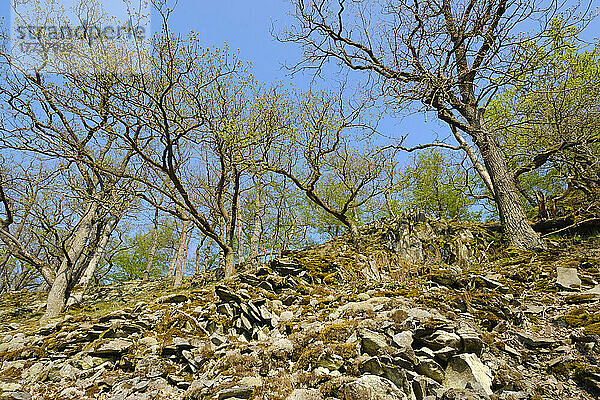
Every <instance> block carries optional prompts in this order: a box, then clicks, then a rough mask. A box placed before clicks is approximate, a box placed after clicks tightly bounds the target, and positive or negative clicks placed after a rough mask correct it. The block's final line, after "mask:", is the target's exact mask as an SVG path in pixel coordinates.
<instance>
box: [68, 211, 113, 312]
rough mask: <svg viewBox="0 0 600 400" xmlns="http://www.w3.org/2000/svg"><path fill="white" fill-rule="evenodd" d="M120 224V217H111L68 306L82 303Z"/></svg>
mask: <svg viewBox="0 0 600 400" xmlns="http://www.w3.org/2000/svg"><path fill="white" fill-rule="evenodd" d="M118 222H119V218H118V217H116V216H111V217H110V218H109V220H108V222H107V223H106V225H105V226H104V229H103V230H102V236H101V237H100V240H99V242H98V247H97V248H96V251H94V254H93V255H92V258H91V259H90V261H89V262H88V265H87V266H86V268H85V271H84V273H83V275H82V276H81V279H80V281H79V284H78V285H77V287H76V288H75V289H74V290H73V292H74V293H73V294H72V296H70V297H69V300H68V301H67V305H71V304H76V303H81V300H82V299H83V295H84V294H85V292H86V290H87V288H88V286H89V284H90V282H91V281H92V278H93V276H94V272H96V269H97V268H98V264H99V263H100V259H101V258H102V256H103V255H104V252H105V250H106V246H107V245H108V240H109V239H110V236H111V235H112V233H113V231H114V230H115V228H116V227H117V223H118Z"/></svg>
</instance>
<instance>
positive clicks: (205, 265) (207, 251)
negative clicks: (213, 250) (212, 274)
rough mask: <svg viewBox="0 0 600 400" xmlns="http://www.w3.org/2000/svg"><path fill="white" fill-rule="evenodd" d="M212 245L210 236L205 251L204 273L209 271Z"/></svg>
mask: <svg viewBox="0 0 600 400" xmlns="http://www.w3.org/2000/svg"><path fill="white" fill-rule="evenodd" d="M210 245H211V239H210V238H208V240H207V241H206V250H205V253H204V266H203V267H202V273H204V274H206V272H207V271H208V257H210Z"/></svg>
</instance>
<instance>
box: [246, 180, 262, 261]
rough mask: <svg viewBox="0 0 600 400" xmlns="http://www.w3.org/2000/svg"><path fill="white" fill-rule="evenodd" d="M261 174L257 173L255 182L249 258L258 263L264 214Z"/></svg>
mask: <svg viewBox="0 0 600 400" xmlns="http://www.w3.org/2000/svg"><path fill="white" fill-rule="evenodd" d="M261 178H262V176H261V175H257V177H256V183H255V187H256V189H255V198H254V221H253V227H252V236H250V254H249V255H248V259H249V260H250V262H251V263H256V262H257V261H258V260H257V258H258V248H259V245H260V234H261V232H262V216H263V214H264V210H263V204H262V194H261V191H262V184H261V183H262V182H261V180H262V179H261Z"/></svg>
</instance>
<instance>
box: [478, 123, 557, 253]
mask: <svg viewBox="0 0 600 400" xmlns="http://www.w3.org/2000/svg"><path fill="white" fill-rule="evenodd" d="M476 144H477V147H478V148H479V151H480V152H481V154H482V158H483V160H484V163H485V166H486V169H487V171H488V173H489V175H490V179H491V181H492V184H493V186H494V199H495V201H496V205H497V207H498V212H499V214H500V222H501V224H502V225H503V226H504V229H505V230H506V233H507V234H508V239H509V243H510V245H511V246H513V247H516V248H519V249H525V250H539V249H544V248H546V244H545V242H544V240H543V239H542V238H541V237H540V236H539V235H538V234H537V233H536V232H535V231H534V230H533V228H532V227H531V224H530V223H529V220H528V219H527V215H526V214H525V208H524V207H523V203H522V202H521V198H520V197H519V192H518V189H517V185H516V184H515V180H514V177H513V175H512V173H511V172H510V171H509V169H508V167H507V166H506V163H505V161H504V158H503V157H502V154H501V153H500V150H499V149H498V146H497V144H496V142H495V141H494V139H493V137H491V135H488V134H481V135H480V136H478V137H477V138H476Z"/></svg>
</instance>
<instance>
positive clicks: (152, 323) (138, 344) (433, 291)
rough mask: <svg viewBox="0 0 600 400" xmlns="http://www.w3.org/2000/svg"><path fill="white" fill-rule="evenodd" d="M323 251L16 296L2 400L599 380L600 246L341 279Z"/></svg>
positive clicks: (572, 385) (280, 398)
mask: <svg viewBox="0 0 600 400" xmlns="http://www.w3.org/2000/svg"><path fill="white" fill-rule="evenodd" d="M311 252H312V253H311ZM316 252H317V250H316V249H308V250H307V249H305V250H302V251H299V252H297V253H293V252H290V253H289V254H287V255H286V257H285V258H282V259H278V260H274V261H273V262H272V263H270V264H269V265H262V266H260V267H257V268H255V269H252V270H247V271H244V272H243V273H240V274H239V275H238V276H236V277H235V278H234V279H231V280H228V281H222V282H218V283H216V284H215V283H208V284H198V283H197V282H196V281H194V280H193V279H190V280H188V281H187V282H186V285H185V286H184V288H183V289H182V290H180V291H177V292H174V291H171V290H170V289H168V287H169V285H168V283H166V282H149V283H140V282H130V283H126V284H122V285H115V286H111V287H102V288H99V289H97V291H96V292H93V293H91V294H90V296H89V297H88V298H87V299H86V304H88V305H86V306H80V307H77V308H72V309H70V310H69V311H68V312H67V314H66V315H65V316H64V317H63V318H61V319H59V320H56V321H52V322H50V323H47V324H44V325H41V326H40V325H39V324H38V323H37V318H38V317H39V316H40V315H41V311H42V310H41V309H40V307H39V305H37V306H35V307H33V306H32V307H31V309H28V311H27V314H26V315H24V316H23V317H22V318H20V319H19V318H18V317H16V316H13V317H9V315H13V314H15V309H17V307H22V305H19V304H18V303H19V301H16V300H15V299H16V298H17V297H19V296H22V294H14V296H17V297H14V296H13V297H10V296H5V297H4V298H2V299H1V300H0V301H2V306H3V308H2V310H3V311H2V312H4V313H5V314H6V316H7V317H6V320H5V321H4V323H3V324H2V325H1V328H2V332H1V333H0V358H1V360H2V364H1V369H0V399H26V400H27V399H113V400H115V399H118V400H140V399H141V400H144V399H158V400H162V399H165V400H166V399H184V400H196V399H197V400H200V399H218V400H224V399H231V400H236V399H238V400H239V399H268V400H334V399H342V400H394V399H397V400H458V399H470V400H482V399H485V400H487V399H490V400H500V399H503V400H521V399H523V400H526V399H531V400H540V399H557V398H564V399H566V398H569V399H585V400H588V399H590V400H591V399H594V398H597V397H596V396H598V393H600V368H599V367H598V360H599V358H600V344H599V343H600V296H599V295H598V291H597V286H596V285H598V284H599V282H598V279H600V268H599V267H600V263H598V262H597V259H595V258H593V257H592V255H598V256H600V245H597V244H595V243H592V244H590V243H587V244H585V246H583V247H577V246H570V247H569V248H568V249H561V248H558V247H557V248H555V249H554V250H550V251H549V252H548V253H547V254H524V253H518V254H516V253H507V254H504V255H500V256H498V258H497V259H496V260H495V261H494V262H490V263H488V264H486V265H485V268H484V267H483V266H482V265H471V267H468V266H463V267H458V266H456V265H444V264H439V265H437V266H432V265H430V266H428V268H429V269H428V271H425V273H424V274H422V275H421V276H418V277H413V276H409V277H408V278H407V279H406V280H404V281H400V282H399V281H385V280H384V281H366V280H364V279H363V280H361V281H344V280H343V279H341V277H342V276H351V272H347V271H345V270H344V269H345V268H346V267H347V266H348V259H347V257H345V256H344V257H343V258H335V257H333V256H330V257H329V258H327V257H326V256H323V255H322V254H316ZM343 252H347V250H343V251H340V254H341V253H343ZM344 254H347V253H344ZM309 255H310V257H312V258H310V257H309ZM314 260H318V262H319V263H318V264H317V263H316V262H315V261H314ZM324 260H325V261H324ZM360 261H361V262H362V261H364V259H360ZM558 268H563V269H567V268H572V269H573V268H574V269H575V271H572V270H570V271H564V270H559V269H558ZM344 274H347V275H344ZM332 277H335V279H337V281H336V282H332V281H331V280H332V279H334V278H332ZM575 278H577V279H575ZM578 280H579V283H578V282H577V281H578ZM574 283H576V284H574ZM19 298H20V297H19Z"/></svg>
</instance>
